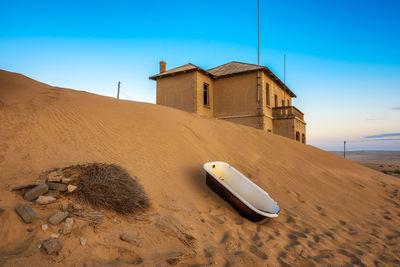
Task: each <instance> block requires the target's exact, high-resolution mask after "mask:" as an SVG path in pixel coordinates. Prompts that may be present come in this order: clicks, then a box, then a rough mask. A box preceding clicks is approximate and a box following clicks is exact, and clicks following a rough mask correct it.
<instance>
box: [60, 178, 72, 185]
mask: <svg viewBox="0 0 400 267" xmlns="http://www.w3.org/2000/svg"><path fill="white" fill-rule="evenodd" d="M71 181H72V179H71V178H61V183H63V184H69V183H70V182H71Z"/></svg>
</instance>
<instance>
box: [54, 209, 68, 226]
mask: <svg viewBox="0 0 400 267" xmlns="http://www.w3.org/2000/svg"><path fill="white" fill-rule="evenodd" d="M68 215H69V212H68V211H58V212H56V213H55V214H53V215H52V216H51V217H50V218H49V223H51V224H52V225H59V224H60V223H61V222H62V221H64V220H65V218H67V217H68Z"/></svg>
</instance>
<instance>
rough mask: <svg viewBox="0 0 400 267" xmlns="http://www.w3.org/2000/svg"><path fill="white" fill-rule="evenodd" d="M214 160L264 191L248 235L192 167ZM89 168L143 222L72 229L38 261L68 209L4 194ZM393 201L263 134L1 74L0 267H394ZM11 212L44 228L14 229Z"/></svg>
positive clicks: (332, 159) (375, 177)
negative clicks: (133, 200) (136, 205)
mask: <svg viewBox="0 0 400 267" xmlns="http://www.w3.org/2000/svg"><path fill="white" fill-rule="evenodd" d="M217 160H219V161H225V162H228V163H229V164H231V165H232V166H234V167H235V168H236V169H238V170H239V171H241V172H242V173H243V174H245V175H246V176H248V177H249V178H250V179H251V180H252V181H254V182H255V183H257V184H258V185H259V186H260V187H262V188H263V189H265V190H266V191H267V192H268V193H269V194H270V195H271V197H272V198H274V199H275V200H276V201H277V202H278V203H279V205H280V207H281V212H280V214H279V217H278V218H274V219H270V220H266V221H264V222H261V223H252V222H250V221H247V220H245V219H243V218H241V217H240V216H239V215H238V214H237V213H236V211H235V210H234V209H233V208H232V207H231V206H229V205H228V204H227V203H226V202H224V201H223V200H222V199H220V198H219V197H218V196H217V195H216V194H215V193H214V192H213V191H211V190H210V189H209V188H208V187H207V186H206V184H205V172H204V170H203V169H202V165H203V163H205V162H208V161H217ZM88 162H105V163H116V164H118V165H120V166H122V167H123V168H125V169H126V170H127V171H128V172H129V173H130V174H131V175H132V176H135V177H137V180H138V181H139V182H140V183H141V184H142V185H143V187H144V189H145V191H146V192H147V194H148V196H149V197H150V200H151V208H150V210H149V211H147V212H146V213H144V214H141V215H140V216H136V215H135V216H134V215H132V216H121V215H118V214H116V213H113V212H111V211H105V212H104V214H105V218H104V221H103V223H101V224H100V225H99V226H98V227H97V230H96V231H94V230H93V228H92V227H91V226H89V225H88V223H87V222H86V221H82V220H79V219H75V221H76V222H75V224H74V228H73V229H72V233H71V234H70V235H69V236H65V235H60V236H59V240H60V241H61V243H62V245H63V248H62V250H61V252H60V253H59V255H47V254H46V253H45V252H44V251H43V250H42V249H39V248H38V244H39V243H40V242H41V241H43V240H45V239H47V238H49V236H50V235H51V234H52V233H56V232H57V231H58V229H60V228H61V226H53V225H49V229H47V230H46V231H43V230H41V229H40V225H41V224H43V223H45V222H46V220H47V218H48V216H49V215H50V213H51V212H50V209H56V208H57V207H58V206H59V205H66V204H67V202H68V201H72V200H69V199H63V200H59V201H58V202H56V203H54V204H50V205H48V206H47V207H42V206H39V205H37V204H35V203H30V202H27V201H24V200H23V199H22V198H21V196H20V195H18V194H17V193H15V192H11V188H13V187H15V186H19V185H23V184H30V183H32V182H37V180H38V176H39V174H40V173H41V172H43V171H45V170H48V169H52V168H54V167H64V166H69V165H71V164H78V163H88ZM399 187H400V180H399V179H398V178H395V177H393V176H389V175H385V174H383V173H381V172H377V171H375V170H372V169H370V168H367V167H364V166H361V165H359V164H357V163H354V162H352V161H350V160H346V159H343V158H341V157H339V156H336V155H334V154H332V153H329V152H325V151H322V150H320V149H318V148H315V147H313V146H310V145H304V144H301V143H299V142H296V141H293V140H289V139H287V138H284V137H280V136H276V135H273V134H270V133H267V132H264V131H261V130H257V129H253V128H250V127H246V126H241V125H237V124H233V123H229V122H225V121H222V120H218V119H214V118H204V117H200V116H198V115H195V114H191V113H187V112H183V111H179V110H176V109H172V108H168V107H164V106H159V105H154V104H147V103H139V102H133V101H123V100H116V99H113V98H109V97H104V96H99V95H95V94H91V93H87V92H84V91H76V90H71V89H64V88H58V87H52V86H49V85H46V84H43V83H40V82H37V81H34V80H32V79H29V78H27V77H25V76H23V75H20V74H16V73H11V72H7V71H0V209H1V210H0V240H1V242H0V265H2V266H124V265H126V266H128V265H130V264H132V263H137V264H138V265H139V266H140V265H141V266H157V265H158V266H168V265H169V264H175V265H184V266H185V265H187V266H214V265H215V266H280V265H281V266H289V265H290V266H322V265H323V266H326V265H328V264H331V265H336V266H344V265H346V266H347V265H349V266H350V265H351V264H354V265H366V266H374V265H376V266H393V265H399V264H400V243H399V242H400V195H399V194H398V189H399ZM19 203H27V204H29V205H30V206H31V207H32V208H33V209H34V210H35V212H36V213H37V214H38V215H39V216H40V218H41V219H40V220H39V221H37V222H35V223H33V224H30V225H28V224H25V223H24V222H23V221H22V220H21V218H20V217H19V216H18V215H17V214H16V213H15V211H14V208H15V206H16V205H17V204H19ZM29 228H32V229H31V230H30V231H31V232H28V231H27V229H29ZM121 233H126V234H129V235H131V236H135V237H136V238H137V239H139V240H140V244H139V245H133V244H130V243H127V242H124V241H122V240H120V238H119V236H120V234H121ZM80 237H84V238H86V240H87V243H86V245H84V246H83V245H81V244H80Z"/></svg>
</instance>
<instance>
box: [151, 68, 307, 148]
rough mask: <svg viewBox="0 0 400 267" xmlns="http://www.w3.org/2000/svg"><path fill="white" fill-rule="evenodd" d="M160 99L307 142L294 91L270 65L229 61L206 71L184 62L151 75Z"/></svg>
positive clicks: (188, 109)
mask: <svg viewBox="0 0 400 267" xmlns="http://www.w3.org/2000/svg"><path fill="white" fill-rule="evenodd" d="M150 79H152V80H155V81H156V82H157V104H160V105H165V106H169V107H173V108H178V109H181V110H185V111H189V112H195V113H197V114H200V115H203V116H210V117H216V118H219V119H223V120H228V121H232V122H235V123H239V124H244V125H247V126H251V127H254V128H258V129H264V130H266V131H268V132H272V133H274V134H278V135H281V136H285V137H288V138H291V139H294V140H297V141H300V142H303V143H305V142H306V123H305V121H304V114H303V113H302V112H301V111H300V110H298V109H297V108H295V107H294V106H292V98H293V97H296V95H295V94H294V93H293V92H292V91H291V90H290V89H289V88H288V87H287V86H286V85H285V84H284V83H283V82H282V81H281V80H280V79H279V78H278V77H277V76H276V75H275V74H274V73H272V71H270V70H269V69H268V68H267V67H264V66H258V65H253V64H247V63H241V62H230V63H227V64H224V65H221V66H218V67H216V68H213V69H209V70H204V69H202V68H200V67H198V66H196V65H193V64H190V63H189V64H186V65H183V66H180V67H177V68H174V69H171V70H168V71H167V70H166V63H165V62H163V61H161V62H160V73H159V74H157V75H154V76H151V77H150Z"/></svg>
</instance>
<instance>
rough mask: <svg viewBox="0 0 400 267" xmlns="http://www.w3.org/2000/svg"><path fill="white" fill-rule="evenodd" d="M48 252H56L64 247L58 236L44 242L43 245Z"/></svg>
mask: <svg viewBox="0 0 400 267" xmlns="http://www.w3.org/2000/svg"><path fill="white" fill-rule="evenodd" d="M41 247H42V248H43V249H44V250H45V251H46V253H47V254H56V253H57V252H59V251H60V250H61V249H62V245H61V243H60V241H58V239H57V238H50V239H47V240H45V241H43V242H42V246H41Z"/></svg>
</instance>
